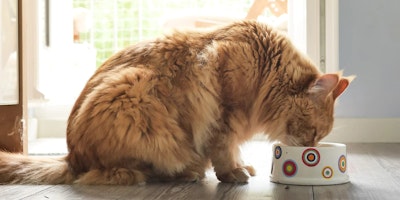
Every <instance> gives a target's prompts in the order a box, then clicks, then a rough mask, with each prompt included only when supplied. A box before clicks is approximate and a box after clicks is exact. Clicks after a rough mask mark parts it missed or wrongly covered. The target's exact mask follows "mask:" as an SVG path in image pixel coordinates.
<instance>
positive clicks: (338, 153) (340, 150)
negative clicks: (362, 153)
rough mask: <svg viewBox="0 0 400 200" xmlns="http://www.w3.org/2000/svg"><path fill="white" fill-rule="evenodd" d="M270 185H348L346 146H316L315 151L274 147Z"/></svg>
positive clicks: (337, 144) (329, 144) (281, 146)
mask: <svg viewBox="0 0 400 200" xmlns="http://www.w3.org/2000/svg"><path fill="white" fill-rule="evenodd" d="M272 150H273V158H272V167H271V179H270V180H271V181H272V182H275V183H282V184H295V185H332V184H342V183H347V182H349V176H348V175H347V170H346V169H347V157H346V156H347V155H346V145H344V144H339V143H325V142H320V143H319V145H318V146H316V147H296V146H287V145H284V144H282V143H275V144H274V145H273V147H272Z"/></svg>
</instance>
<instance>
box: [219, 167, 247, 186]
mask: <svg viewBox="0 0 400 200" xmlns="http://www.w3.org/2000/svg"><path fill="white" fill-rule="evenodd" d="M254 175H255V170H254V168H253V167H251V166H246V167H239V168H236V169H234V170H232V171H231V172H228V173H223V174H218V173H217V178H218V180H220V181H221V182H226V183H247V182H248V180H249V178H250V176H254Z"/></svg>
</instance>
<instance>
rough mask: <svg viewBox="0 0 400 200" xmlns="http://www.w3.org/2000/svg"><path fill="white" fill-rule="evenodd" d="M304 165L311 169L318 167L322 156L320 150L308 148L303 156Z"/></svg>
mask: <svg viewBox="0 0 400 200" xmlns="http://www.w3.org/2000/svg"><path fill="white" fill-rule="evenodd" d="M302 159H303V163H304V164H305V165H307V166H309V167H313V166H316V165H318V163H319V160H320V155H319V152H318V150H316V149H314V148H308V149H306V150H304V152H303V155H302Z"/></svg>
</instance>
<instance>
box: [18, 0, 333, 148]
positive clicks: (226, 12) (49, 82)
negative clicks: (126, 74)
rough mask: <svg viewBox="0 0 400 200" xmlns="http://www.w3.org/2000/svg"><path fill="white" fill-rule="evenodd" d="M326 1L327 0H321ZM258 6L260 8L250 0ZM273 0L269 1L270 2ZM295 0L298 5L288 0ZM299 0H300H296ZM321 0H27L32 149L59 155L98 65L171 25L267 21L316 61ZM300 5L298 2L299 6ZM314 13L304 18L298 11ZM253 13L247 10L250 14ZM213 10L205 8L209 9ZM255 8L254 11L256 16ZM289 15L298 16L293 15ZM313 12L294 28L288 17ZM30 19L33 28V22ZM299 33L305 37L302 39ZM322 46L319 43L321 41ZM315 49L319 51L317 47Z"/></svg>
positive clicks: (156, 34) (317, 59) (29, 134)
mask: <svg viewBox="0 0 400 200" xmlns="http://www.w3.org/2000/svg"><path fill="white" fill-rule="evenodd" d="M327 1H328V0H327ZM257 2H258V3H260V2H261V4H264V5H263V6H264V8H263V9H262V10H261V12H258V11H257V9H255V10H253V11H254V12H253V11H252V9H254V8H259V6H258V5H257V6H256V7H254V4H256V3H257ZM271 2H275V3H271ZM294 2H296V3H294ZM299 2H302V3H299ZM318 2H319V1H314V0H312V1H292V0H288V1H286V0H277V1H268V0H246V1H242V0H235V1H231V0H213V1H207V0H177V1H163V0H138V1H131V0H111V1H97V0H64V1H57V0H31V1H29V4H32V5H31V6H30V7H27V11H26V12H28V14H30V15H31V16H32V17H31V20H32V24H33V25H32V24H31V26H32V27H31V30H33V31H32V32H31V31H30V35H31V37H32V39H31V40H29V41H30V43H29V44H27V45H28V46H30V47H31V49H32V51H31V52H30V53H28V54H29V55H30V56H31V57H32V60H33V61H34V62H31V63H29V64H30V65H31V66H29V70H30V72H29V74H30V77H28V82H29V84H28V85H29V86H28V89H27V91H28V112H27V115H28V137H29V145H28V147H29V149H28V151H29V153H30V154H49V153H50V154H65V153H66V152H67V147H66V142H65V136H66V135H65V134H66V133H65V131H66V125H67V118H68V115H69V112H70V110H71V108H72V105H73V103H74V101H75V99H76V98H77V97H78V95H79V93H80V91H81V90H82V89H83V87H84V85H85V83H86V81H87V80H88V79H89V78H90V76H91V74H93V72H94V71H95V70H96V69H97V67H98V66H99V65H100V64H101V63H102V62H104V61H105V60H106V59H107V58H108V57H109V56H111V55H112V54H113V53H115V52H116V51H118V50H120V49H122V48H124V47H126V46H128V45H130V44H134V43H136V42H138V41H141V40H147V39H151V38H155V37H158V36H160V35H162V34H163V33H164V32H167V31H168V30H169V29H171V28H194V27H203V26H210V25H213V24H220V23H227V22H229V21H233V20H237V19H244V18H247V17H253V18H254V19H257V20H259V21H263V22H266V23H269V24H273V25H275V26H276V27H278V28H280V29H282V30H283V31H288V33H289V35H291V34H292V35H298V34H299V33H301V34H300V36H296V37H295V38H293V39H294V40H295V43H298V44H299V45H300V46H301V47H300V49H301V50H303V51H305V52H308V53H309V52H314V53H313V57H312V58H313V59H314V61H316V63H319V62H320V54H319V53H318V52H320V51H319V48H320V46H319V43H320V42H319V37H317V39H315V38H313V39H312V40H310V39H309V38H307V35H309V34H311V32H313V34H316V35H317V34H319V31H320V30H319V27H320V26H319V23H317V22H319V21H318V20H317V21H315V18H317V19H319V13H320V12H319V9H320V8H319V7H318V6H319V3H318ZM300 5H301V6H303V7H301V6H300ZM303 8H304V9H306V10H307V9H308V11H302V12H307V13H314V14H315V15H314V16H312V15H309V16H306V19H304V16H302V15H303V14H304V13H302V12H300V11H296V12H295V10H296V9H303ZM250 11H252V12H250ZM210 13H211V14H210ZM254 13H256V14H255V15H254ZM294 15H299V16H300V17H299V16H297V17H295V16H294ZM308 18H312V19H314V20H313V23H314V21H315V23H317V24H314V25H315V26H314V25H313V26H311V25H310V23H308V27H312V28H309V29H307V27H305V28H304V27H302V28H299V27H298V26H297V25H296V24H299V23H297V22H294V20H300V21H301V20H302V21H301V23H302V24H303V25H304V26H305V24H306V23H305V21H307V19H308ZM34 25H36V26H34ZM303 36H304V37H303ZM324 48H325V47H324ZM315 52H317V53H315Z"/></svg>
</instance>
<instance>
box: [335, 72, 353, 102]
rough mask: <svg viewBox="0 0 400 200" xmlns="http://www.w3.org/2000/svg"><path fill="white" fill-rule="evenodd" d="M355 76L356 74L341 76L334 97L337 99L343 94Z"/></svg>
mask: <svg viewBox="0 0 400 200" xmlns="http://www.w3.org/2000/svg"><path fill="white" fill-rule="evenodd" d="M354 78H355V76H349V77H342V78H340V80H339V83H338V84H337V86H336V88H335V89H334V90H333V92H332V96H333V99H336V98H337V97H338V96H339V95H341V94H342V93H343V92H344V91H345V90H346V88H347V86H349V84H350V83H351V81H353V80H354Z"/></svg>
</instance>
